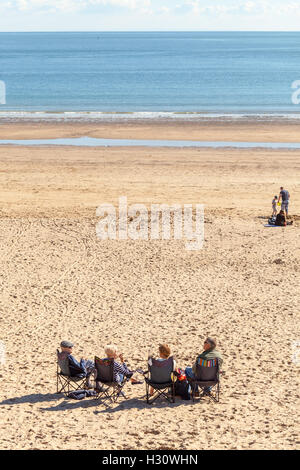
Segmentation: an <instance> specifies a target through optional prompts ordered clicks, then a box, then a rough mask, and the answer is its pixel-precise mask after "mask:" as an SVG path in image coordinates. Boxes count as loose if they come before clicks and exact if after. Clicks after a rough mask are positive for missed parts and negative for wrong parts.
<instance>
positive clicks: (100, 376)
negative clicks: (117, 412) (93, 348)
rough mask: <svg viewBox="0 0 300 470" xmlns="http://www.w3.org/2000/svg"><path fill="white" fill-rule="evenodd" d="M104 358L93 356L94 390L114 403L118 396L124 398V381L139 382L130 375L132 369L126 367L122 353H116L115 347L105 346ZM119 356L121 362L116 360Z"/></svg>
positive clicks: (132, 372)
mask: <svg viewBox="0 0 300 470" xmlns="http://www.w3.org/2000/svg"><path fill="white" fill-rule="evenodd" d="M105 354H106V358H104V359H100V358H99V357H97V356H95V367H96V374H97V376H96V389H95V390H96V392H97V394H98V398H103V399H105V400H106V399H108V400H110V401H112V402H113V403H115V402H116V401H117V400H118V398H119V397H120V396H123V398H126V396H125V394H124V392H123V390H122V389H123V387H124V385H125V384H126V382H128V381H130V382H131V383H132V384H139V383H142V382H139V381H137V380H135V379H134V378H133V377H132V376H133V374H134V371H131V370H129V369H128V367H127V365H126V364H125V362H124V358H123V354H118V353H117V348H116V347H115V346H114V345H108V346H105ZM117 358H119V359H120V361H121V363H119V362H117V361H116V359H117Z"/></svg>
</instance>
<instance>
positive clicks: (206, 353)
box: [59, 337, 223, 394]
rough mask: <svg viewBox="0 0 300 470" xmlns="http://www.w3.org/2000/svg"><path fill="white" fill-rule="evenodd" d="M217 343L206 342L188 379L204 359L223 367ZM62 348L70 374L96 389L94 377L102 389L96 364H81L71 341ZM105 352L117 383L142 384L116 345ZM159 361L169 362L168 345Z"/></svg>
mask: <svg viewBox="0 0 300 470" xmlns="http://www.w3.org/2000/svg"><path fill="white" fill-rule="evenodd" d="M216 346H217V343H216V341H215V340H214V339H212V338H210V337H208V338H207V339H206V340H205V341H204V345H203V351H202V352H201V353H200V354H198V355H197V357H196V359H195V362H194V364H193V366H192V367H186V368H185V375H186V377H187V378H194V377H195V371H196V365H197V363H198V361H199V359H204V360H212V359H216V358H217V359H218V360H219V366H221V365H222V362H223V359H222V356H221V354H220V352H219V351H217V350H216ZM60 347H61V352H60V353H59V354H60V355H61V358H63V357H68V360H69V369H70V374H71V377H86V386H87V388H94V386H93V385H92V383H91V381H90V379H91V377H92V376H94V379H95V380H96V390H97V388H101V386H100V384H99V383H98V382H97V376H96V369H95V363H94V361H93V360H90V359H83V358H82V359H81V360H80V362H79V361H77V360H76V359H75V357H74V356H73V355H72V354H73V347H74V345H73V343H71V342H70V341H62V342H61V343H60ZM104 352H105V358H103V359H113V360H114V362H113V379H114V381H115V382H116V383H121V382H122V381H123V380H124V378H125V377H126V378H127V379H128V380H130V382H131V383H132V384H133V385H135V384H140V383H142V382H141V381H139V380H136V379H135V378H133V375H134V373H135V372H139V373H143V371H141V370H140V369H137V370H130V369H129V368H128V367H127V365H126V362H125V361H124V357H123V354H121V353H118V351H117V348H116V346H114V345H107V346H105V348H104ZM158 356H159V357H158V358H157V360H158V361H167V360H168V359H169V357H171V349H170V347H169V346H168V345H167V344H160V345H159V348H158ZM151 361H152V358H151V357H149V358H148V363H149V365H151ZM173 365H174V371H176V363H175V361H173ZM152 393H153V389H150V394H152Z"/></svg>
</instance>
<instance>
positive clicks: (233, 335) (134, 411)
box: [0, 122, 300, 450]
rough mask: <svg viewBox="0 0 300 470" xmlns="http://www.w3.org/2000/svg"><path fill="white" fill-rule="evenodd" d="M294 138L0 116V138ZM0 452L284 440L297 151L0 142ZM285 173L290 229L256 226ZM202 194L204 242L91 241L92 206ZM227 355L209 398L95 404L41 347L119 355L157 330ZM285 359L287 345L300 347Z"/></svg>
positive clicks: (51, 351) (182, 353) (295, 303)
mask: <svg viewBox="0 0 300 470" xmlns="http://www.w3.org/2000/svg"><path fill="white" fill-rule="evenodd" d="M82 135H89V136H91V137H92V136H93V137H103V138H136V139H186V140H187V139H190V140H230V141H233V140H234V141H261V142H274V141H277V142H297V141H299V124H297V123H295V122H292V123H284V124H281V125H280V124H279V123H278V122H276V123H268V122H265V123H251V122H248V123H247V122H245V123H222V122H212V123H183V122H176V123H168V122H166V123H161V122H157V123H155V122H154V123H145V122H141V123H86V124H82V123H81V124H75V123H44V122H35V123H22V122H16V123H2V124H1V127H0V139H18V138H19V139H21V138H26V139H29V138H57V137H79V136H82ZM0 162H1V167H0V182H1V185H0V204H1V205H0V207H1V209H0V215H1V218H0V224H1V245H0V250H1V251H0V262H1V270H0V273H1V277H0V283H1V284H0V285H1V304H0V309H1V310H0V316H1V336H0V340H1V341H2V343H3V344H4V346H5V350H6V361H5V363H4V364H2V365H1V366H0V380H1V390H0V417H1V419H0V431H1V435H0V447H1V448H2V449H177V450H178V449H283V448H286V449H299V448H300V439H299V419H298V418H299V380H298V379H299V365H300V358H299V357H298V361H296V360H295V357H296V354H295V355H294V358H293V353H294V352H295V351H296V350H297V348H298V352H299V346H297V344H298V345H299V342H300V332H299V224H300V222H299V221H300V192H299V170H300V151H299V150H285V151H283V150H261V149H251V150H249V149H243V150H238V149H195V148H191V149H180V148H176V149H173V148H143V147H140V148H122V147H120V148H76V147H55V148H54V147H50V146H48V147H47V146H43V147H34V148H33V147H14V146H0ZM281 185H283V186H284V187H285V188H287V189H288V190H289V192H290V194H291V203H290V214H291V216H292V218H293V220H294V225H293V226H289V227H285V228H284V227H283V228H281V227H276V228H272V227H271V228H269V227H265V226H264V225H265V224H266V223H267V219H268V217H269V216H270V215H271V201H272V198H273V196H274V195H275V194H278V193H279V187H280V186H281ZM119 196H127V198H128V202H129V203H130V204H131V203H143V204H146V205H147V207H150V205H151V204H152V203H167V204H171V203H179V204H187V203H192V204H196V203H202V204H205V243H204V247H203V249H202V250H199V251H194V252H193V251H187V250H186V249H185V247H184V243H183V241H180V240H179V241H174V240H169V241H162V240H158V241H131V240H127V241H109V240H108V241H101V240H99V239H98V238H97V237H96V224H97V221H98V218H97V217H96V208H97V207H98V206H99V205H100V204H101V203H103V202H107V203H113V204H115V205H117V204H118V198H119ZM207 335H210V336H213V337H215V338H217V340H218V349H219V350H220V351H221V352H222V354H223V356H224V375H222V377H221V396H220V402H219V403H218V404H214V403H211V402H209V401H208V400H207V399H204V400H202V401H201V402H200V403H195V404H193V403H191V402H185V401H182V400H180V398H177V399H176V403H175V404H172V405H170V404H167V403H165V402H159V403H158V402H157V403H156V404H155V405H153V406H152V407H151V406H149V405H147V404H146V402H145V399H144V398H143V397H144V394H145V387H144V385H135V386H132V385H128V386H127V387H126V391H125V393H126V395H127V400H120V401H119V403H117V404H115V405H112V406H110V407H107V406H104V405H103V404H101V403H100V402H97V401H96V400H94V399H92V398H89V399H85V400H83V401H75V400H69V399H65V398H64V397H63V396H62V395H57V394H55V391H56V363H55V352H56V348H57V347H58V346H59V343H60V341H61V340H62V339H68V340H71V341H73V342H74V343H75V345H76V347H75V349H74V355H75V356H76V357H77V358H79V359H80V357H88V358H93V357H94V355H95V354H96V355H100V356H102V355H103V347H104V345H105V344H107V343H115V344H116V345H117V346H118V347H119V350H120V351H121V352H123V353H124V356H125V359H126V360H127V361H128V363H129V365H130V367H131V368H136V367H142V368H145V367H146V360H147V356H148V352H149V351H154V352H156V351H157V347H158V344H159V343H161V342H166V343H168V344H169V345H170V346H171V349H172V351H173V353H174V356H175V357H176V361H177V364H178V366H179V367H182V368H184V367H186V366H190V365H192V363H193V362H194V359H195V357H196V355H197V354H198V353H199V352H201V351H202V344H203V341H204V339H205V337H206V336H207ZM298 356H299V354H298Z"/></svg>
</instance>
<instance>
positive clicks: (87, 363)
mask: <svg viewBox="0 0 300 470" xmlns="http://www.w3.org/2000/svg"><path fill="white" fill-rule="evenodd" d="M60 347H61V353H60V355H61V358H64V357H68V359H69V368H70V373H71V377H86V378H87V386H88V387H92V385H91V383H90V381H89V378H90V376H91V374H93V373H95V363H94V361H91V360H90V359H83V358H81V360H80V362H78V361H77V360H76V359H75V357H74V356H72V352H73V347H74V344H73V343H71V342H70V341H62V342H61V343H60Z"/></svg>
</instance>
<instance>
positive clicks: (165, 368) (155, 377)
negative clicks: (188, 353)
mask: <svg viewBox="0 0 300 470" xmlns="http://www.w3.org/2000/svg"><path fill="white" fill-rule="evenodd" d="M149 359H151V362H152V365H150V364H149V361H148V372H146V374H149V377H146V376H145V377H144V378H145V383H146V397H147V403H148V404H149V405H152V403H154V402H155V400H157V398H159V397H160V396H161V397H163V398H165V399H166V400H167V401H168V402H169V403H175V385H174V382H173V380H172V372H173V370H174V360H173V357H169V359H166V360H165V361H158V360H157V359H154V358H153V357H150V358H149ZM150 387H152V388H153V389H154V395H153V396H152V398H150V393H149V392H150Z"/></svg>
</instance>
